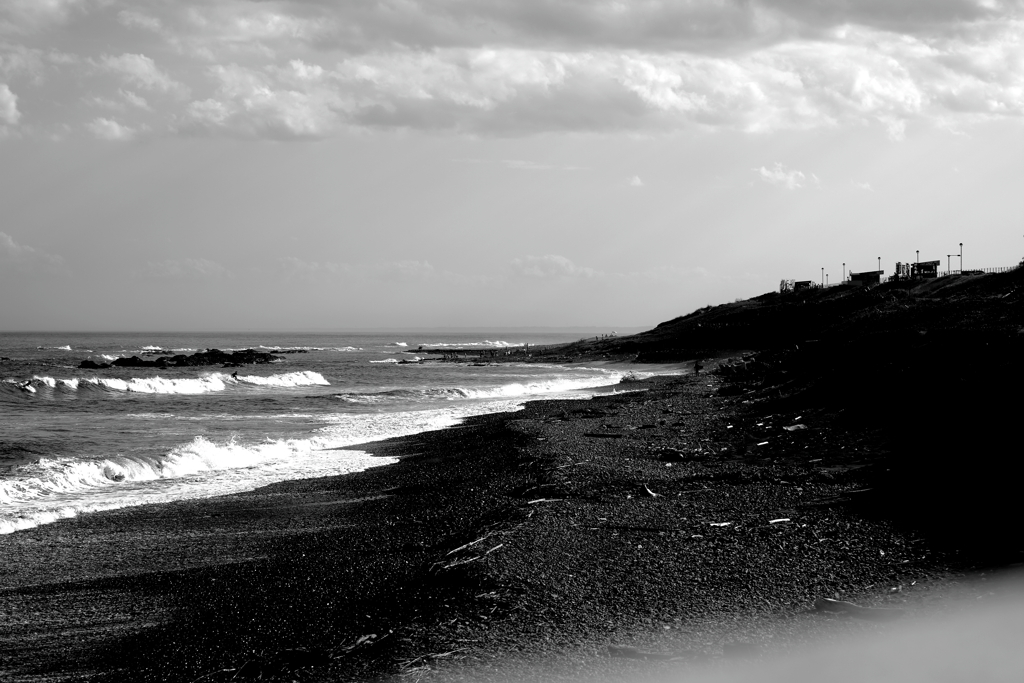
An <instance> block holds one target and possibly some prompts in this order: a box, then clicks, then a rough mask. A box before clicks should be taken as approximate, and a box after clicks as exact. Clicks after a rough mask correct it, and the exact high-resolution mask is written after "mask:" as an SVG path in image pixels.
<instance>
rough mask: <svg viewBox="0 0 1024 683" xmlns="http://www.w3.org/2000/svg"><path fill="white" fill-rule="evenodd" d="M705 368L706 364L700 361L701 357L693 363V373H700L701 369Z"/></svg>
mask: <svg viewBox="0 0 1024 683" xmlns="http://www.w3.org/2000/svg"><path fill="white" fill-rule="evenodd" d="M703 369H704V364H703V363H702V362H701V361H700V359H697V360H696V361H695V362H694V363H693V374H695V375H700V371H701V370H703Z"/></svg>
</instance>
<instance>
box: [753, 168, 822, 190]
mask: <svg viewBox="0 0 1024 683" xmlns="http://www.w3.org/2000/svg"><path fill="white" fill-rule="evenodd" d="M754 171H756V172H757V174H758V175H759V176H760V177H761V180H763V181H765V182H766V183H768V184H769V185H775V186H776V187H784V188H786V189H787V190H796V189H799V188H801V187H804V186H805V185H806V184H807V183H808V182H809V183H811V184H814V185H818V184H819V181H818V177H817V176H815V175H814V174H811V177H810V179H808V177H807V176H806V175H805V174H804V173H803V172H802V171H797V170H795V169H787V168H786V167H785V166H783V165H782V164H781V163H778V162H776V163H775V165H774V166H772V167H771V168H766V167H764V166H762V167H761V168H755V169H754Z"/></svg>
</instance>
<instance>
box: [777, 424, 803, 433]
mask: <svg viewBox="0 0 1024 683" xmlns="http://www.w3.org/2000/svg"><path fill="white" fill-rule="evenodd" d="M783 429H785V430H786V431H787V432H796V431H799V430H801V429H807V425H805V424H795V425H790V426H788V427H783Z"/></svg>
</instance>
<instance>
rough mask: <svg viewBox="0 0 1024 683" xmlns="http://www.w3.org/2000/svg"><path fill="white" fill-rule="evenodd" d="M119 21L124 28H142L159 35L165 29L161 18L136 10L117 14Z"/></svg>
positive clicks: (125, 10)
mask: <svg viewBox="0 0 1024 683" xmlns="http://www.w3.org/2000/svg"><path fill="white" fill-rule="evenodd" d="M117 20H118V22H120V23H121V25H122V26H127V27H128V28H141V29H145V30H147V31H152V32H154V33H159V32H160V30H161V29H162V28H163V24H162V23H161V21H160V19H159V18H157V17H154V16H150V15H148V14H143V13H142V12H137V11H135V10H127V9H124V10H121V11H120V12H118V13H117Z"/></svg>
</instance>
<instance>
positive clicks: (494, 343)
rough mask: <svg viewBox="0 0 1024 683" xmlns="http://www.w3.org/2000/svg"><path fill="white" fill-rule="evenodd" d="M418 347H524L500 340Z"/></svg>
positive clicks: (444, 343)
mask: <svg viewBox="0 0 1024 683" xmlns="http://www.w3.org/2000/svg"><path fill="white" fill-rule="evenodd" d="M420 346H426V347H427V348H430V349H444V348H456V349H468V348H474V347H484V348H492V349H511V348H516V347H520V346H524V344H522V343H512V342H507V341H501V340H497V341H491V340H490V339H485V340H483V341H479V342H463V343H461V344H454V343H451V342H433V343H425V344H420Z"/></svg>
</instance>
